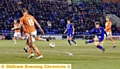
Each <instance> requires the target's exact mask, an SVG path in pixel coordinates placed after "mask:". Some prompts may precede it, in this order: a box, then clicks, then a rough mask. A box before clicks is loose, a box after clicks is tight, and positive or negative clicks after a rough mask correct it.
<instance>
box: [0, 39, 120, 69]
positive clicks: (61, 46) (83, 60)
mask: <svg viewBox="0 0 120 69" xmlns="http://www.w3.org/2000/svg"><path fill="white" fill-rule="evenodd" d="M76 41H77V43H78V46H75V45H74V44H73V45H72V46H71V47H70V46H68V45H67V40H51V41H50V42H54V43H55V44H56V47H55V48H50V47H49V43H50V42H43V41H36V42H35V44H36V46H37V47H38V48H39V50H40V51H41V53H42V54H43V55H44V58H43V59H39V60H36V59H35V57H37V55H35V57H33V58H32V59H27V57H28V55H29V53H25V52H24V50H23V48H24V47H25V41H24V40H18V41H17V43H18V44H17V46H13V41H12V40H0V64H72V69H120V44H119V43H120V41H119V40H118V41H116V45H117V48H116V49H114V50H113V49H112V43H111V42H110V41H106V42H105V45H104V47H105V48H106V51H105V53H102V52H101V50H99V49H97V48H96V47H95V46H94V45H93V44H88V45H85V44H84V40H76ZM64 52H71V53H73V56H69V55H68V54H67V53H64Z"/></svg>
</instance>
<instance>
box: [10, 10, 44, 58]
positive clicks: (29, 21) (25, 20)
mask: <svg viewBox="0 0 120 69" xmlns="http://www.w3.org/2000/svg"><path fill="white" fill-rule="evenodd" d="M22 13H23V16H22V18H21V19H20V25H19V26H18V27H17V28H12V30H16V29H19V28H21V27H22V26H24V28H25V32H26V41H27V42H28V46H29V52H30V55H29V56H28V58H32V57H33V56H34V53H33V50H34V51H35V52H36V53H37V54H38V57H37V58H36V59H41V58H43V55H42V54H41V53H40V51H39V50H38V48H37V47H36V46H35V44H34V42H35V37H36V34H37V31H36V29H35V25H36V26H37V27H38V28H39V29H40V30H41V31H42V33H43V34H44V31H43V30H42V28H41V26H40V25H39V23H38V22H37V21H36V19H35V18H34V17H33V16H32V15H30V14H28V11H27V10H26V9H25V8H23V10H22Z"/></svg>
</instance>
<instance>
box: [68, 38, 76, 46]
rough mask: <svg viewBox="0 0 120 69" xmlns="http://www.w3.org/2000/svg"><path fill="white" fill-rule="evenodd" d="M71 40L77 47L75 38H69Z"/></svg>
mask: <svg viewBox="0 0 120 69" xmlns="http://www.w3.org/2000/svg"><path fill="white" fill-rule="evenodd" d="M69 38H70V41H72V42H73V43H74V44H75V45H76V46H77V43H76V41H75V40H74V39H73V37H72V36H71V37H69Z"/></svg>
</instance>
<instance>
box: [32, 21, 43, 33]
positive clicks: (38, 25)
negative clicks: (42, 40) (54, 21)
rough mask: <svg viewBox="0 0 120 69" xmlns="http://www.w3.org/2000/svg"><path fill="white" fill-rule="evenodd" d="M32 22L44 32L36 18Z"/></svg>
mask: <svg viewBox="0 0 120 69" xmlns="http://www.w3.org/2000/svg"><path fill="white" fill-rule="evenodd" d="M34 22H35V24H36V25H37V27H38V28H39V29H40V30H41V32H42V33H43V34H44V31H43V29H42V28H41V26H40V24H39V23H38V22H37V20H36V19H34Z"/></svg>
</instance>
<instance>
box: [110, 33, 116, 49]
mask: <svg viewBox="0 0 120 69" xmlns="http://www.w3.org/2000/svg"><path fill="white" fill-rule="evenodd" d="M109 35H110V40H111V41H112V44H113V49H115V48H116V44H115V41H114V39H113V38H112V33H111V32H110V33H109Z"/></svg>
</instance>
